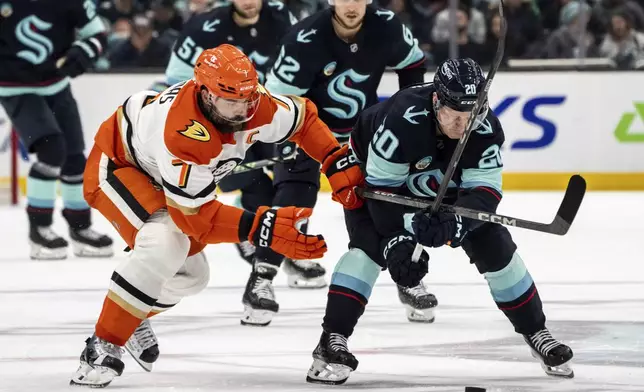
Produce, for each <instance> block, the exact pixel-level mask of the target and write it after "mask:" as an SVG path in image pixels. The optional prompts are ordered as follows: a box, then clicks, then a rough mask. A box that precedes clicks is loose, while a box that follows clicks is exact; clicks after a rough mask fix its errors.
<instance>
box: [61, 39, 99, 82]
mask: <svg viewBox="0 0 644 392" xmlns="http://www.w3.org/2000/svg"><path fill="white" fill-rule="evenodd" d="M103 45H104V42H101V40H100V39H98V37H91V38H88V39H86V40H80V41H76V42H74V44H73V45H72V47H71V48H69V50H68V51H67V54H65V56H64V57H62V58H60V59H59V60H58V62H57V63H56V66H57V67H58V69H59V70H60V73H61V74H63V75H65V76H69V77H71V78H75V77H77V76H78V75H81V74H83V73H85V71H87V70H88V69H89V68H91V67H92V65H93V64H94V62H96V60H98V58H99V56H100V55H101V53H102V52H103Z"/></svg>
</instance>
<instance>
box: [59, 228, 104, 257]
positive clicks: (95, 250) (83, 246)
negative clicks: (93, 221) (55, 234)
mask: <svg viewBox="0 0 644 392" xmlns="http://www.w3.org/2000/svg"><path fill="white" fill-rule="evenodd" d="M69 238H70V240H71V241H72V249H73V251H74V255H76V256H78V257H111V256H113V255H114V249H113V248H112V243H113V241H112V239H111V238H110V237H108V236H107V235H105V234H100V233H97V232H96V231H94V230H92V229H91V228H87V229H78V230H74V229H70V230H69Z"/></svg>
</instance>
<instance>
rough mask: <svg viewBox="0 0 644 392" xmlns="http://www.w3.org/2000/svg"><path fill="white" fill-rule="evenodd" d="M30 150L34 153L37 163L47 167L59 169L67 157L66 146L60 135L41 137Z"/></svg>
mask: <svg viewBox="0 0 644 392" xmlns="http://www.w3.org/2000/svg"><path fill="white" fill-rule="evenodd" d="M31 150H32V151H33V152H34V153H36V158H37V159H38V162H40V163H44V164H45V165H47V166H51V167H56V168H61V167H62V166H63V164H64V163H65V158H66V156H67V146H66V145H65V139H64V138H63V135H62V134H59V133H56V134H52V135H47V136H43V137H41V138H40V139H38V140H37V141H35V142H34V143H33V144H32V146H31Z"/></svg>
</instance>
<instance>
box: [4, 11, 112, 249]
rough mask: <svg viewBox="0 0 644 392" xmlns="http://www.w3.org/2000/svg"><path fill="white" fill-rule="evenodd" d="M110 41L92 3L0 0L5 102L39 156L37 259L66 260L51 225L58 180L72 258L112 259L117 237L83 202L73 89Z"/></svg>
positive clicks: (32, 232)
mask: <svg viewBox="0 0 644 392" xmlns="http://www.w3.org/2000/svg"><path fill="white" fill-rule="evenodd" d="M105 43H106V35H105V30H104V26H103V24H102V23H101V21H100V19H99V18H98V17H97V16H96V8H95V5H94V2H93V1H91V0H66V1H57V0H39V1H23V0H4V1H2V2H0V59H1V60H0V63H1V64H2V65H1V66H0V104H2V106H3V107H4V109H5V111H6V112H7V115H8V116H9V118H10V119H11V122H12V123H13V127H14V129H15V130H16V131H17V132H18V135H19V136H20V139H21V141H22V143H23V144H24V145H25V147H26V148H27V149H28V151H29V152H30V153H33V154H35V156H36V162H35V163H34V164H33V165H32V166H31V169H30V170H29V175H28V177H27V216H28V218H29V243H30V248H31V251H30V256H31V258H32V259H63V258H65V257H67V247H68V245H69V244H68V241H67V240H66V239H64V238H63V237H61V236H59V235H58V234H57V233H56V232H54V231H53V230H52V228H51V225H52V222H53V211H54V204H55V201H56V194H57V186H56V185H57V182H58V181H60V193H61V195H62V199H63V211H62V215H63V217H64V218H65V220H66V221H67V223H68V225H69V238H70V240H71V242H72V248H73V252H74V254H75V255H77V256H83V257H100V256H102V257H105V256H111V255H112V254H113V250H112V240H111V239H110V238H109V237H108V236H106V235H103V234H99V233H97V232H96V231H94V230H93V229H92V228H91V216H90V208H89V206H88V205H87V203H86V202H85V199H84V198H83V170H84V169H85V155H84V149H85V143H84V140H83V130H82V127H81V120H80V116H79V113H78V106H77V104H76V100H75V99H74V97H73V95H72V91H71V88H70V85H69V84H70V78H75V77H77V76H79V75H81V74H82V73H84V72H85V71H86V70H87V69H88V68H90V67H91V66H92V65H93V63H94V62H95V61H96V60H97V59H98V57H99V56H100V55H101V53H102V52H103V48H104V47H105Z"/></svg>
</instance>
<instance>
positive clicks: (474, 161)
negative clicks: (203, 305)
mask: <svg viewBox="0 0 644 392" xmlns="http://www.w3.org/2000/svg"><path fill="white" fill-rule="evenodd" d="M484 85H485V77H484V75H483V72H482V70H481V68H480V66H479V65H478V64H476V63H475V62H474V61H473V60H471V59H458V60H448V61H446V62H445V63H443V64H442V65H441V66H439V68H438V70H437V72H436V75H435V77H434V82H433V83H427V84H423V85H418V86H413V87H409V88H406V89H404V90H401V91H399V92H398V93H396V94H395V95H393V96H392V97H391V98H390V99H389V100H387V101H386V102H382V103H379V104H377V105H375V106H372V107H371V108H369V109H367V110H365V111H364V112H363V113H362V114H361V116H360V119H359V120H358V123H357V124H356V126H355V128H354V130H353V131H352V133H351V146H352V148H353V150H354V153H355V155H356V158H357V161H358V162H360V163H361V165H362V167H363V172H364V173H365V177H366V182H367V187H371V188H376V189H381V190H386V191H388V192H393V193H397V194H403V195H408V196H413V197H423V198H429V199H431V198H433V197H435V196H436V194H437V191H438V187H439V184H440V183H441V181H443V173H445V172H446V171H447V165H448V163H449V161H450V159H451V156H452V153H453V152H454V149H455V148H456V146H457V145H458V143H459V139H460V137H461V136H462V135H463V132H464V131H465V126H466V124H467V122H468V118H469V116H470V113H471V111H472V109H473V106H474V103H475V102H476V99H477V94H478V92H479V91H480V90H481V89H483V87H484ZM474 124H475V128H474V131H473V132H472V134H471V136H470V138H469V140H468V142H467V145H466V147H465V150H464V152H463V155H462V157H461V159H460V161H459V163H458V166H457V169H456V172H455V174H454V177H453V178H452V179H451V181H450V183H449V187H448V192H447V194H446V198H445V199H444V202H446V203H450V204H454V205H456V206H461V207H467V208H472V209H476V210H482V211H489V212H495V211H496V208H497V206H498V205H499V202H500V201H501V197H502V186H501V183H502V177H501V172H502V168H503V163H502V159H501V146H502V145H503V142H504V139H505V138H504V134H503V129H502V127H501V123H500V122H499V119H498V118H497V117H496V116H495V115H494V113H492V111H491V110H488V105H487V103H486V104H485V105H484V109H483V110H482V111H481V112H480V114H479V115H478V116H477V118H476V120H475V123H474ZM345 221H346V225H347V230H348V233H349V238H350V241H349V251H348V252H346V253H345V254H344V255H343V256H342V257H341V258H340V260H339V261H338V264H337V266H336V269H335V272H334V274H333V278H332V280H331V285H330V287H329V295H328V300H327V306H326V313H325V315H324V321H323V324H322V327H323V332H322V335H321V337H320V341H319V344H318V346H317V347H316V348H315V350H314V352H313V358H314V359H313V364H312V365H311V368H310V369H309V372H308V376H307V381H309V382H313V383H326V384H342V383H343V382H345V381H346V380H347V378H348V377H349V374H350V372H351V371H353V370H356V368H357V366H358V360H357V359H356V358H355V357H354V356H353V354H352V353H351V352H350V351H349V348H348V344H347V341H348V339H349V337H350V336H351V334H352V333H353V331H354V328H355V326H356V325H357V323H358V319H359V318H360V316H361V315H362V314H363V312H364V310H365V306H366V305H367V302H368V300H369V296H370V295H371V290H372V289H373V286H374V283H375V281H376V278H377V277H378V275H379V274H380V271H381V270H382V269H384V268H386V269H388V270H389V274H390V275H391V278H392V279H393V280H394V281H395V282H397V283H398V284H400V285H403V286H408V287H413V286H415V285H417V284H418V282H419V281H420V280H421V279H422V278H423V277H424V276H425V274H426V273H427V271H428V263H429V254H428V253H427V252H426V251H424V250H423V253H422V255H421V257H420V259H419V260H418V261H417V262H414V261H412V253H413V252H414V249H415V247H416V244H417V243H420V244H421V245H423V246H425V247H432V248H437V247H441V246H445V245H450V246H451V247H453V248H458V247H461V248H462V249H463V250H464V251H465V253H466V254H467V255H468V257H469V258H470V262H471V263H472V264H474V265H475V266H476V268H477V269H478V271H479V273H481V274H482V275H483V276H484V278H485V279H486V280H487V283H488V286H489V289H490V293H491V294H492V298H493V299H494V302H495V303H496V305H497V307H498V308H499V309H500V310H501V311H502V312H503V313H504V314H505V316H506V317H507V318H508V320H509V321H510V323H511V324H512V326H513V327H514V330H515V331H516V332H517V333H519V334H520V335H522V337H523V339H524V340H525V342H526V343H527V344H528V346H529V347H530V349H531V351H532V353H533V355H534V356H535V358H537V359H539V360H540V361H541V363H542V367H543V368H544V370H545V371H546V373H547V374H549V375H553V376H559V377H573V372H572V370H571V369H570V367H568V365H567V362H568V361H570V360H571V359H572V356H573V353H572V350H571V349H570V347H568V346H566V345H565V344H563V343H561V342H559V341H558V340H556V339H554V338H553V337H552V335H551V334H550V332H549V331H548V329H547V328H546V326H545V323H546V317H545V315H544V313H543V309H542V305H541V299H540V297H539V292H538V291H537V288H536V285H535V283H534V281H533V280H532V277H531V276H530V273H529V272H528V269H527V267H526V265H525V264H524V263H523V260H522V259H521V256H519V253H518V252H517V245H516V244H515V243H514V241H513V240H512V236H511V235H510V232H509V231H508V230H507V229H506V228H505V226H501V225H498V224H494V223H484V222H481V221H475V220H471V219H467V218H461V217H460V216H457V215H454V214H451V213H442V212H439V213H436V214H433V215H431V216H428V215H427V214H424V213H423V212H418V211H417V210H413V209H410V208H409V207H405V206H401V205H397V204H392V203H387V202H384V201H376V200H366V201H365V204H364V205H363V206H362V207H361V208H359V209H354V210H350V211H349V210H345ZM427 339H428V341H431V334H430V335H428V336H427Z"/></svg>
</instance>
